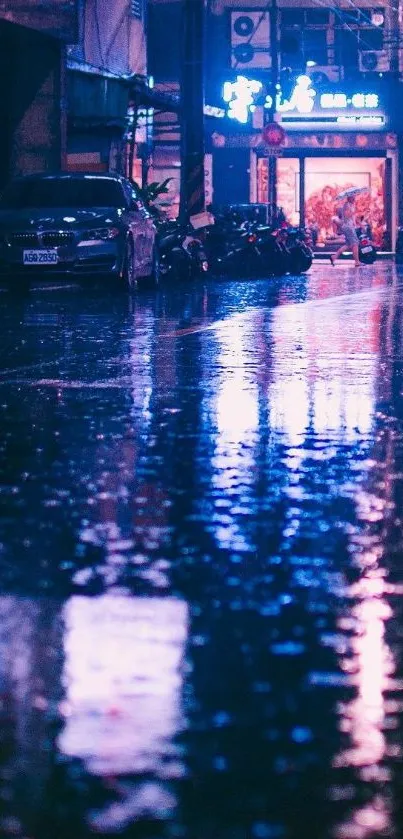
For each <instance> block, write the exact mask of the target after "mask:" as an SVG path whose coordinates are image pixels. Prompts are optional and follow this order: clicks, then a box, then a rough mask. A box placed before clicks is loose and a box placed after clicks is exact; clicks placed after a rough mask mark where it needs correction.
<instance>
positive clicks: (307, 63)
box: [306, 60, 317, 67]
mask: <svg viewBox="0 0 403 839" xmlns="http://www.w3.org/2000/svg"><path fill="white" fill-rule="evenodd" d="M316 65H317V62H316V61H312V60H309V61H307V62H306V66H307V67H316Z"/></svg>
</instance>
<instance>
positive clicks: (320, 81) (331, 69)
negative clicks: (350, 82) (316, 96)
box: [306, 64, 341, 87]
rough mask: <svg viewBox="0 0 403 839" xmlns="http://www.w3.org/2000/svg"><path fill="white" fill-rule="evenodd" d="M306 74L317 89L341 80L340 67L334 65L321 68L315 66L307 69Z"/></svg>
mask: <svg viewBox="0 0 403 839" xmlns="http://www.w3.org/2000/svg"><path fill="white" fill-rule="evenodd" d="M306 74H307V76H310V78H311V79H312V82H313V83H314V84H316V85H318V87H319V86H320V85H325V84H338V82H339V81H340V80H341V67H336V66H334V65H329V66H328V65H324V66H323V67H322V66H319V65H318V64H315V65H314V66H313V67H307V71H306Z"/></svg>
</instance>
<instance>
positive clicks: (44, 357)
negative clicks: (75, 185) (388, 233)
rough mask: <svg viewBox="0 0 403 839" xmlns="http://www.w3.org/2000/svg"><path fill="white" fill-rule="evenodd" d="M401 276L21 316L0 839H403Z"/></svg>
mask: <svg viewBox="0 0 403 839" xmlns="http://www.w3.org/2000/svg"><path fill="white" fill-rule="evenodd" d="M402 302H403V272H402V274H401V276H399V275H396V272H395V268H394V267H393V266H392V264H390V263H378V264H376V265H375V266H373V267H366V268H361V269H359V270H357V271H354V269H352V268H349V267H347V266H346V265H344V264H341V265H340V266H339V267H337V268H335V269H332V268H330V267H328V266H325V265H323V266H315V268H314V269H313V270H312V271H311V272H310V273H309V275H307V277H302V278H298V279H296V278H287V279H286V280H282V281H275V282H274V281H265V280H259V281H249V282H238V281H237V282H229V281H228V282H227V281H217V282H214V281H210V282H207V283H206V284H205V285H200V286H193V287H183V288H176V289H162V290H159V291H158V292H153V291H144V292H141V293H140V294H139V295H138V296H137V297H135V298H133V299H132V300H129V299H128V298H127V297H125V296H119V295H113V294H112V293H111V292H110V291H105V292H102V291H98V292H97V291H95V290H91V291H88V292H85V291H83V290H82V289H79V288H78V287H74V286H71V287H67V288H65V289H63V288H60V287H59V288H58V287H50V288H47V287H42V288H41V287H37V288H36V289H34V290H33V291H32V292H31V293H30V294H29V295H28V296H26V297H21V298H13V297H11V296H9V295H8V294H7V293H2V294H0V309H1V322H2V332H1V350H2V353H1V374H0V404H1V436H0V471H1V487H0V505H1V507H0V543H1V544H0V836H1V837H3V836H4V837H21V839H22V837H24V839H72V838H73V837H74V839H83V838H84V837H88V836H90V835H93V834H97V835H102V836H112V835H115V834H118V835H119V836H123V837H125V838H126V837H134V838H135V839H151V838H152V839H176V838H177V837H178V838H179V839H182V837H183V839H305V838H306V839H330V837H331V838H332V839H375V837H393V838H394V839H399V837H401V836H402V835H403V834H402V822H403V818H402V817H403V762H402V757H403V734H402V715H403V541H402V517H403V513H402V494H403V404H402V386H403V379H402V371H403V368H402V364H403V352H402V324H403V321H402V316H403V308H402Z"/></svg>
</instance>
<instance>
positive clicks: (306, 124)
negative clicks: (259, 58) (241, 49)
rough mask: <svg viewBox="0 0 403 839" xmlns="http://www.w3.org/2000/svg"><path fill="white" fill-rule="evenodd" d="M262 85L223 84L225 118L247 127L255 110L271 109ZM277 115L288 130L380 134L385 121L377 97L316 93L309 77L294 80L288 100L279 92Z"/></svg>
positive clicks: (360, 93) (371, 93) (355, 92)
mask: <svg viewBox="0 0 403 839" xmlns="http://www.w3.org/2000/svg"><path fill="white" fill-rule="evenodd" d="M263 93H264V91H263V86H262V84H261V82H257V81H254V80H251V79H247V78H245V77H244V76H238V77H237V79H236V81H235V82H226V83H225V85H224V90H223V99H224V102H226V104H227V116H228V117H230V118H231V119H233V120H236V121H238V122H241V123H243V124H246V123H247V122H248V121H249V120H250V118H251V116H252V115H253V114H254V112H255V111H256V109H257V108H262V109H265V108H266V109H271V108H272V98H271V96H269V95H267V96H264V95H263ZM276 112H277V114H278V116H279V118H280V121H281V125H282V126H283V127H284V128H286V129H287V130H301V129H305V130H322V131H323V130H327V131H329V130H332V129H334V130H337V131H338V130H341V131H345V130H354V129H355V130H361V129H362V130H364V131H374V130H377V131H382V130H384V129H385V127H386V124H387V119H386V115H385V111H384V109H383V107H382V102H381V98H380V95H379V94H378V93H377V92H375V91H373V90H368V89H364V90H359V89H354V90H351V91H347V90H343V89H339V90H335V91H334V92H329V91H326V92H321V91H317V90H316V89H315V87H314V86H313V82H312V79H311V78H310V77H309V76H306V75H302V76H299V77H298V78H297V79H296V83H295V86H294V88H293V90H292V91H291V93H290V96H289V98H288V99H286V98H285V97H283V95H282V93H281V91H279V94H278V98H277V102H276Z"/></svg>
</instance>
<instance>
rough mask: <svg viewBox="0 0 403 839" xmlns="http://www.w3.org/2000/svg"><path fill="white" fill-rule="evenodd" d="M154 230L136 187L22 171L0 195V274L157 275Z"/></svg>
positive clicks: (131, 278) (110, 178) (127, 279)
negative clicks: (24, 173) (25, 173)
mask: <svg viewBox="0 0 403 839" xmlns="http://www.w3.org/2000/svg"><path fill="white" fill-rule="evenodd" d="M155 237H156V228H155V226H154V223H153V221H152V218H151V216H150V214H149V213H148V212H147V210H146V208H145V206H144V204H143V203H142V201H141V200H140V198H139V195H138V193H137V191H136V189H135V187H134V186H133V185H132V184H131V183H130V182H129V181H128V180H126V179H125V178H122V177H120V176H119V175H115V174H102V175H101V174H60V175H45V174H44V175H29V176H26V177H23V178H18V179H16V180H14V181H12V182H11V183H10V184H9V185H8V186H7V187H6V189H5V190H4V192H3V194H2V195H1V198H0V271H1V273H2V274H3V275H8V276H13V275H15V274H16V273H18V274H23V275H24V277H25V278H26V279H27V278H29V277H32V276H33V275H34V274H38V273H40V275H41V277H43V276H44V275H45V274H52V275H53V274H55V273H57V274H73V275H76V276H80V275H83V274H86V275H92V276H93V275H100V274H102V275H115V276H116V278H117V280H118V281H120V282H121V283H122V284H124V285H125V286H126V287H127V288H128V289H132V288H134V287H135V286H136V283H137V281H138V279H139V278H142V277H153V276H154V278H155V279H157V277H156V274H157V270H158V269H157V263H158V258H157V253H156V241H155Z"/></svg>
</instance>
